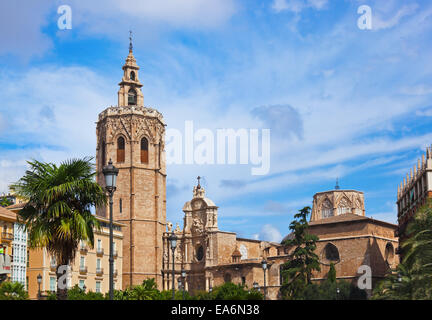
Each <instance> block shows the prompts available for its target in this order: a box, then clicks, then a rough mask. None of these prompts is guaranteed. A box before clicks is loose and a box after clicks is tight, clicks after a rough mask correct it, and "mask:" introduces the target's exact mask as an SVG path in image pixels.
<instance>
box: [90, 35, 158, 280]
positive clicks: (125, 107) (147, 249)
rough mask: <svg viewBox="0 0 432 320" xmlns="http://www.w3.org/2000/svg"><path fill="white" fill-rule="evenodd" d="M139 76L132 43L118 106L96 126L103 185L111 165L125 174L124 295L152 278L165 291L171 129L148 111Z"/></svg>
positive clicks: (117, 215)
mask: <svg viewBox="0 0 432 320" xmlns="http://www.w3.org/2000/svg"><path fill="white" fill-rule="evenodd" d="M138 71H139V67H138V65H137V64H136V60H135V57H134V55H133V51H132V41H131V42H130V45H129V54H128V56H127V58H126V62H125V64H124V66H123V77H122V80H121V82H120V83H119V86H120V89H119V91H118V105H117V106H111V107H108V108H107V109H105V110H104V111H102V112H101V113H100V114H99V118H98V122H97V125H96V136H97V148H96V167H97V172H98V175H97V181H98V183H99V184H100V185H102V186H104V185H105V181H104V176H103V174H102V168H103V166H104V165H106V164H107V163H108V161H109V159H112V161H113V164H114V166H116V167H117V168H118V169H119V174H118V177H117V190H116V191H115V192H114V198H113V201H114V206H113V217H114V220H115V221H118V222H121V223H123V224H125V225H126V227H124V228H123V247H122V248H121V249H120V248H117V251H118V255H122V257H123V266H122V270H123V274H122V282H123V289H124V288H126V287H128V286H130V285H136V284H141V283H142V281H143V280H145V279H149V278H155V280H156V282H157V284H158V287H159V288H161V287H162V276H161V269H162V260H163V244H162V235H163V232H164V231H165V227H166V164H165V126H166V125H165V122H164V119H163V116H162V114H161V113H160V112H158V111H157V110H155V109H153V108H150V107H145V106H144V99H143V94H142V92H141V87H142V84H141V83H140V81H139V74H138ZM96 214H97V215H99V216H103V217H108V207H104V208H98V209H97V210H96ZM114 263H116V261H115V262H114ZM117 268H118V267H115V269H117ZM119 270H120V269H119Z"/></svg>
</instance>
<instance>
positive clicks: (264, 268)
mask: <svg viewBox="0 0 432 320" xmlns="http://www.w3.org/2000/svg"><path fill="white" fill-rule="evenodd" d="M261 265H262V268H263V271H264V300H265V299H266V270H267V261H266V260H265V259H263V260H262V261H261Z"/></svg>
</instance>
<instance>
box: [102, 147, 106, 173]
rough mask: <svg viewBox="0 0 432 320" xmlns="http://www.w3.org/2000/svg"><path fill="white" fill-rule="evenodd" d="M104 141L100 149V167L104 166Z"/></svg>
mask: <svg viewBox="0 0 432 320" xmlns="http://www.w3.org/2000/svg"><path fill="white" fill-rule="evenodd" d="M105 153H106V152H105V141H102V147H101V162H102V167H103V166H105V162H106V159H105Z"/></svg>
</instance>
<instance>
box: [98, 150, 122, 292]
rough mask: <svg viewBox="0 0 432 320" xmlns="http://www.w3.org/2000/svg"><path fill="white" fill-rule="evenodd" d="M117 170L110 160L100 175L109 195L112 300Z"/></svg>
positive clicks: (110, 284)
mask: <svg viewBox="0 0 432 320" xmlns="http://www.w3.org/2000/svg"><path fill="white" fill-rule="evenodd" d="M118 172H119V169H117V168H116V167H114V166H113V164H112V161H111V159H110V160H109V162H108V165H107V166H105V167H103V169H102V173H103V175H104V176H105V188H106V190H107V191H108V195H109V205H110V213H109V214H110V223H109V232H110V236H109V239H110V252H109V298H110V300H114V251H113V249H114V245H113V243H114V240H113V194H114V191H115V190H116V182H117V175H118Z"/></svg>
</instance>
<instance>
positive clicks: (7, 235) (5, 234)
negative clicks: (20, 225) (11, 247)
mask: <svg viewBox="0 0 432 320" xmlns="http://www.w3.org/2000/svg"><path fill="white" fill-rule="evenodd" d="M1 238H2V241H8V242H9V241H12V240H13V238H14V236H13V233H10V232H2V234H1Z"/></svg>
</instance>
